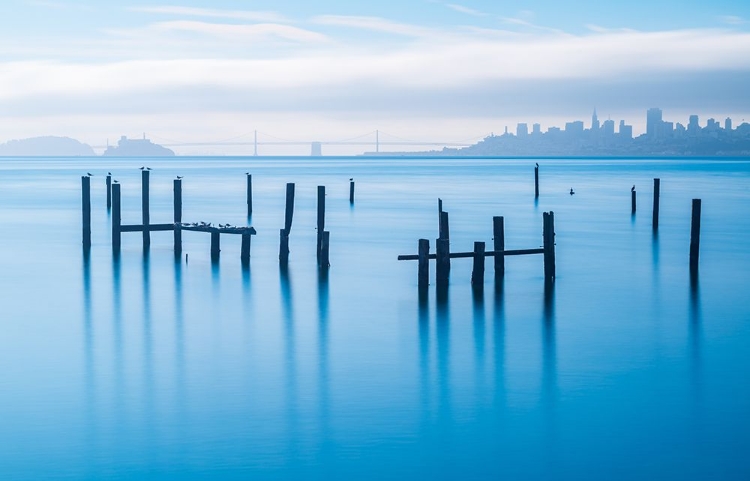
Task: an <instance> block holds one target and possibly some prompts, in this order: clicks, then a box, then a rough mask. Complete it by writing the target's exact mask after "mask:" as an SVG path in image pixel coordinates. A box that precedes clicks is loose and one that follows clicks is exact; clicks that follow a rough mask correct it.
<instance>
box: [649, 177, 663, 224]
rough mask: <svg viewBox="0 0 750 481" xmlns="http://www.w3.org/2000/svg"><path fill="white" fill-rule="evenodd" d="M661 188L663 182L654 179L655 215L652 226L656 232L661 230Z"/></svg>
mask: <svg viewBox="0 0 750 481" xmlns="http://www.w3.org/2000/svg"><path fill="white" fill-rule="evenodd" d="M660 188H661V180H660V179H654V215H653V217H652V220H651V226H652V228H653V229H654V232H656V231H657V230H659V190H660Z"/></svg>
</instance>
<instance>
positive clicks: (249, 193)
mask: <svg viewBox="0 0 750 481" xmlns="http://www.w3.org/2000/svg"><path fill="white" fill-rule="evenodd" d="M251 215H253V176H252V174H247V216H248V217H250V216H251Z"/></svg>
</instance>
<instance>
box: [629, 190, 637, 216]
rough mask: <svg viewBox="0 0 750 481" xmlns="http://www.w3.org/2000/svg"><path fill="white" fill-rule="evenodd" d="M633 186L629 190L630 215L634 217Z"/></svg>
mask: <svg viewBox="0 0 750 481" xmlns="http://www.w3.org/2000/svg"><path fill="white" fill-rule="evenodd" d="M635 207H636V204H635V186H633V188H632V189H630V214H631V215H635Z"/></svg>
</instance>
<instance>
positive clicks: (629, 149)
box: [365, 108, 750, 157]
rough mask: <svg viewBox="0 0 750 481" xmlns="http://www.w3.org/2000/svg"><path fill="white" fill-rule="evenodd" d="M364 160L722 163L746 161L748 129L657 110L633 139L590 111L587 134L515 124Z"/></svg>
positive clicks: (574, 125)
mask: <svg viewBox="0 0 750 481" xmlns="http://www.w3.org/2000/svg"><path fill="white" fill-rule="evenodd" d="M616 127H617V128H616ZM365 155H403V156H424V155H428V156H476V157H512V156H529V157H535V156H539V157H548V156H564V157H567V156H571V157H573V156H580V157H593V156H601V157H614V156H616V157H651V156H653V157H666V156H679V157H714V156H716V157H724V156H750V124H748V123H747V122H743V123H742V124H740V125H739V126H737V127H736V128H733V126H732V119H730V118H727V119H725V120H724V122H723V125H722V123H720V122H718V121H716V120H715V119H712V118H711V119H708V120H707V122H706V124H705V125H703V126H701V124H700V121H699V118H698V116H697V115H691V116H690V117H689V120H688V123H687V125H683V124H681V123H674V122H671V121H666V120H664V118H663V112H662V110H661V109H659V108H651V109H649V110H648V111H647V112H646V132H645V133H643V134H642V135H639V136H637V137H634V136H633V127H632V125H627V124H625V121H623V120H621V121H620V122H619V125H616V123H615V121H614V120H609V119H608V120H605V121H604V122H600V121H599V118H598V116H597V113H596V110H594V113H593V115H592V118H591V124H590V125H589V127H588V128H586V126H585V125H584V122H583V121H581V120H577V121H572V122H567V123H566V124H565V126H564V128H562V129H561V128H560V127H550V128H548V129H547V130H546V131H545V132H542V130H541V126H540V124H536V123H535V124H533V125H532V126H531V130H529V126H528V124H526V123H519V124H518V125H517V126H516V132H515V133H511V132H508V129H507V128H506V129H505V133H503V134H502V135H494V134H493V135H490V136H488V137H485V138H484V139H482V140H481V141H479V142H478V143H476V144H474V145H471V146H468V147H463V148H447V147H446V148H444V149H442V150H433V151H428V152H397V153H394V152H388V153H382V152H380V153H367V154H365Z"/></svg>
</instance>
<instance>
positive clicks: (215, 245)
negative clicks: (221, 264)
mask: <svg viewBox="0 0 750 481" xmlns="http://www.w3.org/2000/svg"><path fill="white" fill-rule="evenodd" d="M220 237H221V234H219V229H214V230H212V231H211V260H212V261H214V262H216V261H218V260H219V252H221V245H220V242H221V239H220Z"/></svg>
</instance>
